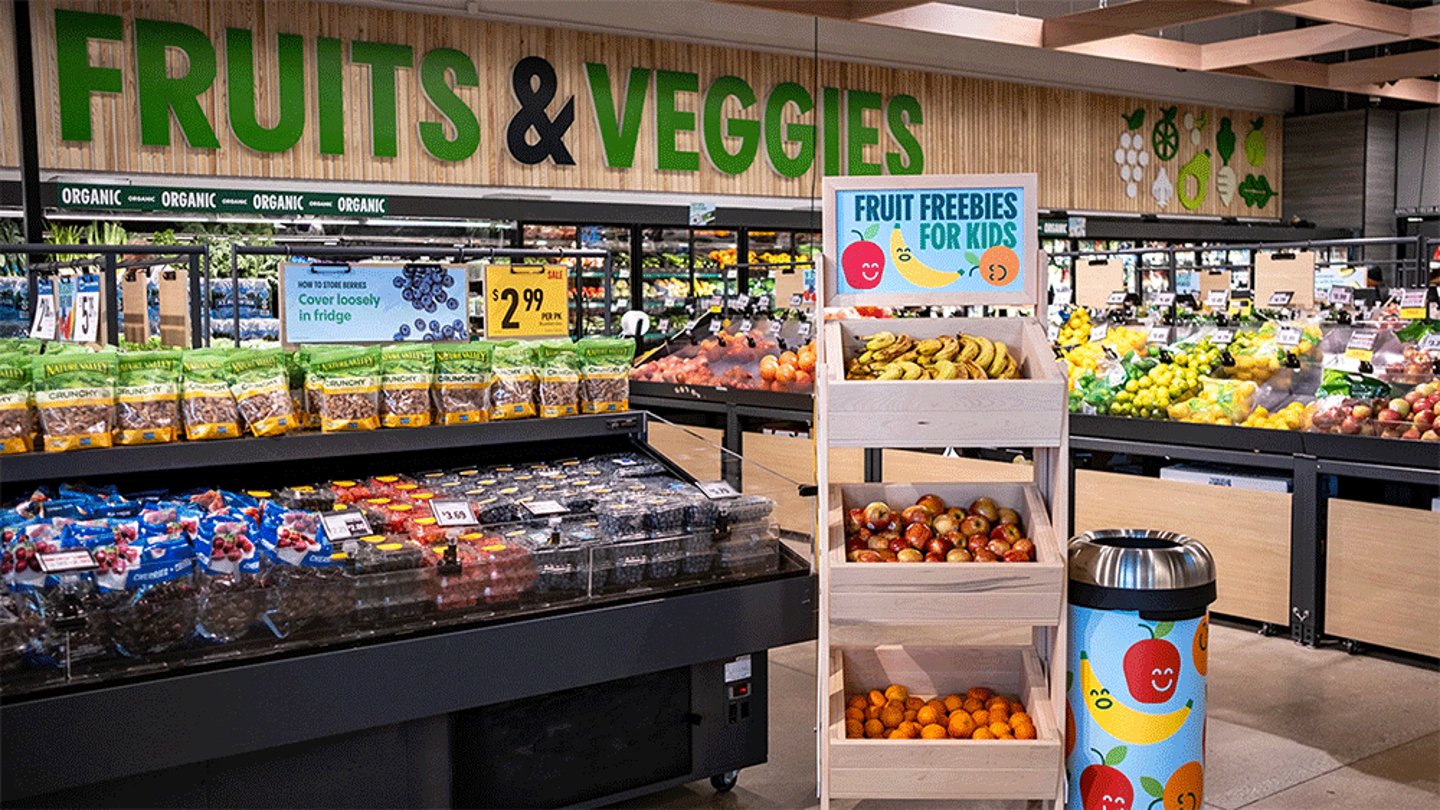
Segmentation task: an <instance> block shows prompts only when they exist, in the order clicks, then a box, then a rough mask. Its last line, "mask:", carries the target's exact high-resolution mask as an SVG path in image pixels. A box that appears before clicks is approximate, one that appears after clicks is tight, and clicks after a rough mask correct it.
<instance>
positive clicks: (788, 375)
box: [775, 363, 905, 694]
mask: <svg viewBox="0 0 1440 810" xmlns="http://www.w3.org/2000/svg"><path fill="white" fill-rule="evenodd" d="M775 382H780V383H792V382H795V367H794V366H787V365H785V364H784V363H781V364H780V367H779V368H778V369H776V370H775ZM893 688H895V687H891V689H893ZM904 689H905V687H903V686H902V687H900V690H901V691H902V692H903V691H904ZM885 691H886V693H887V694H888V693H889V691H890V690H889V689H887V690H885Z"/></svg>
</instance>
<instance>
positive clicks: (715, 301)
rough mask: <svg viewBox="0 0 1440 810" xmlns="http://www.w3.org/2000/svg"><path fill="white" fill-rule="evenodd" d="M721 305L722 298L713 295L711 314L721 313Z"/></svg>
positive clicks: (711, 297) (711, 298)
mask: <svg viewBox="0 0 1440 810" xmlns="http://www.w3.org/2000/svg"><path fill="white" fill-rule="evenodd" d="M720 304H721V300H720V296H718V295H712V296H710V311H711V312H719V311H720Z"/></svg>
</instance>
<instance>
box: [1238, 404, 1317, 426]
mask: <svg viewBox="0 0 1440 810" xmlns="http://www.w3.org/2000/svg"><path fill="white" fill-rule="evenodd" d="M1240 424H1241V425H1242V426H1243V427H1258V428H1269V429H1270V430H1300V429H1302V428H1303V427H1304V426H1305V404H1304V403H1302V402H1292V403H1290V404H1289V405H1286V406H1285V407H1283V408H1281V409H1280V410H1278V411H1276V412H1275V413H1270V412H1269V411H1267V410H1266V409H1265V408H1263V407H1261V408H1256V409H1255V410H1253V411H1251V412H1250V415H1249V416H1247V417H1245V421H1244V422H1241V423H1240Z"/></svg>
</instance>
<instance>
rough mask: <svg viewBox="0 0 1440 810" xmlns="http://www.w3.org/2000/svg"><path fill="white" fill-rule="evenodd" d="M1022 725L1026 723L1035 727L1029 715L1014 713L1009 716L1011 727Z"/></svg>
mask: <svg viewBox="0 0 1440 810" xmlns="http://www.w3.org/2000/svg"><path fill="white" fill-rule="evenodd" d="M1022 723H1028V724H1030V725H1032V726H1033V725H1035V721H1034V720H1031V719H1030V715H1028V714H1026V713H1025V712H1015V713H1014V714H1012V715H1010V725H1011V727H1014V726H1018V725H1021V724H1022Z"/></svg>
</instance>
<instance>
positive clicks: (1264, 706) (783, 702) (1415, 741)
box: [623, 626, 1440, 810]
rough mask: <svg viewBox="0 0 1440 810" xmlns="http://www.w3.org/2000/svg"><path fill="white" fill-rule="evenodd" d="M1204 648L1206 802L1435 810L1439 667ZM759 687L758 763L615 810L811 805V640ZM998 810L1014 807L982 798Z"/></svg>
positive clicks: (1226, 643) (1235, 632)
mask: <svg viewBox="0 0 1440 810" xmlns="http://www.w3.org/2000/svg"><path fill="white" fill-rule="evenodd" d="M1211 644H1212V646H1211V652H1210V656H1211V657H1210V662H1211V674H1210V731H1209V736H1210V741H1209V752H1208V760H1209V763H1208V764H1209V768H1208V773H1207V774H1206V797H1205V798H1206V802H1205V806H1206V807H1207V808H1215V810H1238V808H1242V807H1243V808H1257V810H1259V809H1260V808H1263V809H1264V810H1275V809H1276V808H1297V810H1298V809H1299V808H1304V809H1305V810H1313V809H1314V808H1319V807H1383V808H1387V810H1411V809H1412V808H1414V809H1415V810H1419V809H1420V808H1426V810H1429V808H1434V807H1436V806H1440V673H1436V672H1434V671H1431V670H1428V669H1422V668H1419V667H1415V666H1410V665H1406V664H1401V663H1395V662H1391V661H1385V660H1381V659H1378V658H1371V657H1368V656H1351V655H1347V654H1345V653H1344V652H1342V651H1340V650H1334V649H1325V650H1310V649H1305V648H1302V647H1299V646H1297V645H1295V644H1293V643H1292V642H1290V641H1289V640H1288V639H1283V638H1264V637H1262V636H1260V635H1258V634H1256V633H1255V632H1253V631H1250V630H1245V629H1239V628H1234V627H1221V626H1216V627H1214V628H1213V629H1212V631H1211ZM770 685H771V696H770V761H769V762H767V763H766V764H765V765H763V766H760V767H758V768H751V769H749V770H746V771H742V772H741V774H740V782H739V785H738V786H737V787H736V788H735V790H734V791H732V792H730V793H728V794H716V793H715V792H714V791H713V790H712V789H711V788H710V784H709V782H708V781H707V782H697V783H694V784H691V785H686V786H684V787H679V788H675V789H673V790H669V791H665V792H663V793H657V794H654V795H652V796H647V797H645V798H643V799H638V800H636V801H633V802H630V803H628V804H626V805H623V806H625V807H645V808H652V807H653V808H659V807H718V808H735V809H737V810H738V809H739V808H762V807H767V808H768V807H777V808H801V807H813V806H815V805H816V801H815V798H814V796H815V744H814V739H815V738H814V732H813V729H814V724H815V720H814V717H815V645H814V644H813V643H812V644H799V645H795V646H792V647H786V648H784V649H781V650H777V651H774V652H773V653H772V654H771V656H770ZM835 804H836V806H837V807H839V808H845V809H846V810H848V809H849V808H855V810H882V809H883V810H891V809H892V808H900V807H907V806H913V805H914V803H913V802H882V801H868V800H867V801H864V802H859V803H855V802H836V803H835ZM935 806H939V805H935ZM949 806H954V804H953V803H949ZM1011 806H1015V807H1023V805H1018V804H1011V805H1005V804H994V803H991V804H987V805H983V807H985V808H986V810H990V808H996V810H998V808H1000V807H1007V808H1008V807H1011ZM966 807H967V808H970V807H974V808H979V807H982V805H978V804H976V805H966Z"/></svg>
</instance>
